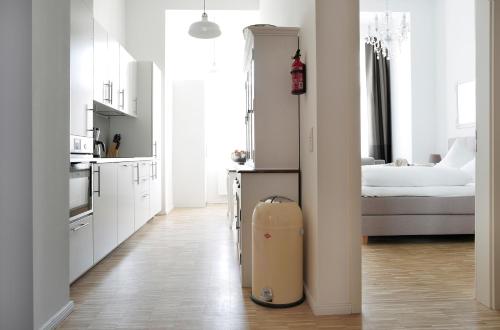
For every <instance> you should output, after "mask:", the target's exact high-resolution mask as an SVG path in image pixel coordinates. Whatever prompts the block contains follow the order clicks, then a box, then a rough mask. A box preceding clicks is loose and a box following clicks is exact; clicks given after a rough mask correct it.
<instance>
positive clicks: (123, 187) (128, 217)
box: [116, 163, 134, 244]
mask: <svg viewBox="0 0 500 330" xmlns="http://www.w3.org/2000/svg"><path fill="white" fill-rule="evenodd" d="M116 212H117V218H118V244H120V243H122V242H123V241H124V240H126V239H127V238H128V237H129V236H130V235H132V234H133V233H134V163H121V164H118V168H117V211H116Z"/></svg>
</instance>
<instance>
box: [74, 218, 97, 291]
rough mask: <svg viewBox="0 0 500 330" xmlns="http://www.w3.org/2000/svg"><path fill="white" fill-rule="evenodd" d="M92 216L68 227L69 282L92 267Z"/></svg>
mask: <svg viewBox="0 0 500 330" xmlns="http://www.w3.org/2000/svg"><path fill="white" fill-rule="evenodd" d="M92 222H93V219H92V215H89V216H87V217H85V218H82V219H80V220H77V221H75V222H72V223H70V225H69V282H70V283H72V282H73V281H74V280H76V279H77V278H78V277H80V276H81V275H82V274H83V273H85V272H86V271H87V270H89V269H90V268H91V267H92V266H93V265H94V246H93V226H92Z"/></svg>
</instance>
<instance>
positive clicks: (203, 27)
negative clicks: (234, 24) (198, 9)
mask: <svg viewBox="0 0 500 330" xmlns="http://www.w3.org/2000/svg"><path fill="white" fill-rule="evenodd" d="M220 34H221V32H220V28H219V26H218V25H217V24H216V23H214V22H210V21H209V20H208V15H207V13H206V12H205V0H203V14H202V15H201V21H198V22H194V23H193V24H191V26H190V27H189V35H190V36H192V37H194V38H198V39H213V38H217V37H218V36H220Z"/></svg>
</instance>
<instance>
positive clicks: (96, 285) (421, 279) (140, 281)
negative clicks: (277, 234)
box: [61, 206, 500, 330]
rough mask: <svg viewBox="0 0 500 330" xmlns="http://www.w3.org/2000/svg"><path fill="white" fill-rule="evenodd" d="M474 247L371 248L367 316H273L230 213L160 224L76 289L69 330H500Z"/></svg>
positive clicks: (288, 312)
mask: <svg viewBox="0 0 500 330" xmlns="http://www.w3.org/2000/svg"><path fill="white" fill-rule="evenodd" d="M473 281H474V243H473V242H472V240H470V239H469V240H467V239H463V238H460V239H446V238H445V239H440V240H437V241H436V240H432V241H426V240H422V239H416V240H415V239H414V240H408V239H406V240H378V241H371V242H370V244H368V245H367V246H363V301H364V304H363V314H362V315H353V316H339V317H315V316H314V315H313V314H312V312H311V310H310V309H309V307H308V305H307V304H302V305H301V306H298V307H294V308H291V309H285V310H273V309H266V308H263V307H260V306H257V305H255V304H254V303H252V302H251V301H250V299H249V298H248V295H249V290H242V289H241V288H240V284H239V269H238V265H237V259H236V257H235V249H234V243H233V236H232V233H231V232H230V231H229V229H228V222H227V220H226V213H225V207H224V206H211V207H208V208H206V209H189V210H175V211H174V212H173V213H171V214H170V215H169V216H168V217H157V218H156V219H154V220H153V221H151V222H150V223H148V224H147V225H146V226H144V228H143V229H141V230H140V231H139V232H137V233H136V234H135V235H134V236H133V237H131V238H130V239H129V240H128V241H126V242H125V243H124V244H123V245H122V246H120V247H119V248H118V249H117V250H115V251H114V252H113V253H112V254H111V255H110V256H108V257H107V258H106V259H104V260H103V261H102V262H101V263H100V264H99V265H97V266H96V267H95V268H94V269H93V270H91V271H90V272H88V273H87V274H86V275H85V276H83V277H82V278H81V279H80V280H79V281H77V282H76V283H75V284H74V285H73V286H72V287H71V299H73V300H74V301H75V303H76V307H75V311H74V312H73V313H72V314H71V315H70V316H69V317H68V319H67V320H66V321H65V322H64V323H63V324H62V326H61V329H361V328H362V329H383V330H385V329H429V328H432V329H500V313H498V312H494V311H490V310H488V309H487V308H485V307H483V306H481V305H479V304H478V303H476V302H475V301H474V300H473V299H472V297H473V287H474V285H473Z"/></svg>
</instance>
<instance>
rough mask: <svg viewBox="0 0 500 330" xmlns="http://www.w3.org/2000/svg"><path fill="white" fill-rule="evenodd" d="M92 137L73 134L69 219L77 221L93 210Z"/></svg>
mask: <svg viewBox="0 0 500 330" xmlns="http://www.w3.org/2000/svg"><path fill="white" fill-rule="evenodd" d="M92 144H93V141H92V138H87V137H81V136H71V138H70V166H69V220H70V222H73V221H76V220H78V219H81V218H83V217H86V216H88V215H90V214H92V212H93V205H92V163H91V161H92Z"/></svg>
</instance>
